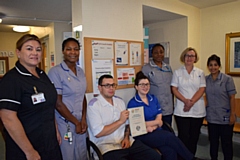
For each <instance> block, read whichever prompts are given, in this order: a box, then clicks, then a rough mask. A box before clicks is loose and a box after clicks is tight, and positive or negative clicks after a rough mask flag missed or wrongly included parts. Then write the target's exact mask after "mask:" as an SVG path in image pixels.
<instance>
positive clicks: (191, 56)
mask: <svg viewBox="0 0 240 160" xmlns="http://www.w3.org/2000/svg"><path fill="white" fill-rule="evenodd" d="M185 57H187V58H193V57H196V56H195V55H191V54H186V55H185Z"/></svg>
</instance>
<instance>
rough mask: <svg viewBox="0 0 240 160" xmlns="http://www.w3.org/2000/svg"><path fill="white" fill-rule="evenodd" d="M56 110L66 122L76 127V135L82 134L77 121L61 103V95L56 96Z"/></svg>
mask: <svg viewBox="0 0 240 160" xmlns="http://www.w3.org/2000/svg"><path fill="white" fill-rule="evenodd" d="M56 109H57V111H58V112H59V113H60V114H61V116H63V117H64V118H65V119H66V120H68V121H70V122H72V123H73V124H75V126H76V133H81V132H82V127H81V123H80V122H79V121H78V120H77V118H76V117H74V116H73V115H72V114H71V113H70V111H69V110H68V108H67V107H66V106H65V104H64V103H63V102H62V95H58V97H57V103H56Z"/></svg>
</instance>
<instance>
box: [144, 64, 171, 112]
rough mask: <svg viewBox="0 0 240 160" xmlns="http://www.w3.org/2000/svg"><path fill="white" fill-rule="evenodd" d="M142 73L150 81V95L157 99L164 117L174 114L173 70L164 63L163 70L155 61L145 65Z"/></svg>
mask: <svg viewBox="0 0 240 160" xmlns="http://www.w3.org/2000/svg"><path fill="white" fill-rule="evenodd" d="M142 72H143V73H144V74H145V75H146V76H147V77H148V78H149V79H150V85H151V88H150V91H149V94H153V95H155V96H156V97H157V99H158V102H159V103H160V105H161V108H162V114H163V115H164V116H166V115H171V114H172V113H173V99H172V93H171V86H170V85H171V80H172V69H171V67H170V66H169V65H168V64H166V63H164V62H162V68H160V67H158V66H157V65H156V64H155V63H154V62H153V60H151V61H150V62H149V63H148V64H146V65H144V66H143V68H142Z"/></svg>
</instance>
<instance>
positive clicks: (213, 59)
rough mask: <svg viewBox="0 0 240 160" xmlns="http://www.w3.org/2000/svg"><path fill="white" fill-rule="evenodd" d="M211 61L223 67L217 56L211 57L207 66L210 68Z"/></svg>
mask: <svg viewBox="0 0 240 160" xmlns="http://www.w3.org/2000/svg"><path fill="white" fill-rule="evenodd" d="M211 61H216V62H217V64H218V65H219V67H221V60H220V57H218V56H217V55H216V54H213V55H211V56H210V57H209V58H208V60H207V66H209V64H210V62H211Z"/></svg>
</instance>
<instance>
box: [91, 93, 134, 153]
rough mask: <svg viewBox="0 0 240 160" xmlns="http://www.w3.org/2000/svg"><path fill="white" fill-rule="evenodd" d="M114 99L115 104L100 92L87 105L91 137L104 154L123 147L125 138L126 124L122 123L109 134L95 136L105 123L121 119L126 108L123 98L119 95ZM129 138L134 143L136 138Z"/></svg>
mask: <svg viewBox="0 0 240 160" xmlns="http://www.w3.org/2000/svg"><path fill="white" fill-rule="evenodd" d="M112 99H113V104H114V105H111V104H110V103H109V102H107V101H106V100H105V99H104V98H103V97H102V95H101V94H100V95H99V96H98V97H95V98H93V99H92V100H91V101H90V102H89V104H88V107H87V122H88V132H89V138H90V140H91V141H93V142H94V143H95V144H96V145H97V147H98V148H99V149H100V151H101V153H102V154H104V153H106V152H108V151H111V150H116V149H122V147H121V141H122V140H123V138H124V131H125V125H126V124H122V125H121V126H120V127H119V128H118V129H117V130H115V131H114V132H113V133H111V134H109V135H107V136H103V137H100V138H96V137H95V136H96V135H97V134H99V133H100V132H101V131H102V130H103V128H104V126H105V125H109V124H112V123H113V122H115V121H117V120H119V118H120V114H121V112H122V111H123V110H126V106H125V103H124V101H123V100H122V99H120V98H118V97H113V98H112ZM129 138H130V139H129V140H130V142H131V144H132V143H133V141H134V140H133V138H132V137H129Z"/></svg>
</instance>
